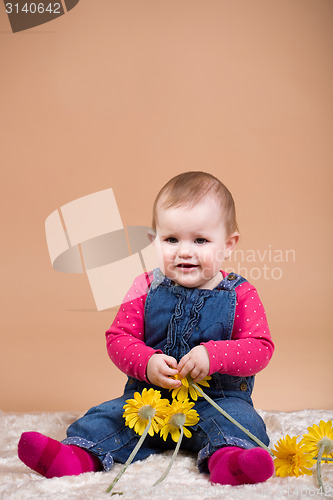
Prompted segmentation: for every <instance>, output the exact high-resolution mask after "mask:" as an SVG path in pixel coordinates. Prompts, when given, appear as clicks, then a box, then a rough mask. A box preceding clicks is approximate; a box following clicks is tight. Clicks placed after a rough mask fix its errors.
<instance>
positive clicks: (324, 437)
mask: <svg viewBox="0 0 333 500" xmlns="http://www.w3.org/2000/svg"><path fill="white" fill-rule="evenodd" d="M308 431H309V434H304V436H303V439H302V441H301V444H303V445H304V446H305V448H306V451H307V453H310V454H311V456H312V457H316V456H317V455H318V453H319V450H320V448H321V446H322V445H324V452H323V458H325V457H327V458H333V427H332V421H331V420H329V421H328V422H324V421H323V420H321V421H320V422H319V426H318V425H316V424H313V426H312V427H308ZM326 463H333V462H326Z"/></svg>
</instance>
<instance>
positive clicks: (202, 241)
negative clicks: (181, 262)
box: [195, 238, 208, 245]
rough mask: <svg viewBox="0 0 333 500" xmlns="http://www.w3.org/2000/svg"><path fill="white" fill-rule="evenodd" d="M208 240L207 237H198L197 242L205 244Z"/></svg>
mask: <svg viewBox="0 0 333 500" xmlns="http://www.w3.org/2000/svg"><path fill="white" fill-rule="evenodd" d="M207 241H208V240H206V238H196V239H195V243H198V244H199V245H203V244H204V243H207Z"/></svg>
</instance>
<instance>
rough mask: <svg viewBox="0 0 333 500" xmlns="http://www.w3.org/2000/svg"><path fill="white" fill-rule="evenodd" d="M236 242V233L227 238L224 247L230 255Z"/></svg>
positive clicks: (237, 236)
mask: <svg viewBox="0 0 333 500" xmlns="http://www.w3.org/2000/svg"><path fill="white" fill-rule="evenodd" d="M238 241H239V233H237V232H236V231H235V232H234V233H232V234H231V235H230V236H229V237H228V238H227V241H226V247H227V249H228V250H229V252H230V253H231V252H232V251H233V249H234V248H235V246H236V245H237V243H238Z"/></svg>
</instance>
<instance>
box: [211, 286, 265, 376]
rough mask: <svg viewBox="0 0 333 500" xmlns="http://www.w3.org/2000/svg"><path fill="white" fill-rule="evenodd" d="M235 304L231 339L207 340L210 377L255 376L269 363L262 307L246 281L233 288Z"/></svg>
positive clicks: (254, 290) (255, 291)
mask: <svg viewBox="0 0 333 500" xmlns="http://www.w3.org/2000/svg"><path fill="white" fill-rule="evenodd" d="M236 295H237V302H236V311H235V321H234V326H233V331H232V336H231V340H219V341H213V340H211V341H209V342H206V343H204V344H203V345H204V346H205V347H206V349H207V351H208V354H209V359H210V375H211V374H212V373H215V372H219V373H227V374H229V375H235V376H240V377H248V376H250V375H255V374H256V373H258V372H260V371H261V370H263V369H264V368H265V367H266V366H267V365H268V363H269V361H270V359H271V357H272V355H273V351H274V344H273V342H272V339H271V335H270V331H269V327H268V323H267V319H266V314H265V310H264V306H263V305H262V302H261V300H260V298H259V296H258V293H257V290H256V289H255V288H254V286H253V285H251V284H250V283H248V282H245V283H243V284H241V285H239V286H238V287H237V288H236Z"/></svg>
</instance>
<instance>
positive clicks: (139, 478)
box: [0, 410, 333, 500]
mask: <svg viewBox="0 0 333 500" xmlns="http://www.w3.org/2000/svg"><path fill="white" fill-rule="evenodd" d="M259 413H260V415H261V416H262V417H263V419H264V420H265V423H266V425H267V429H268V433H269V435H270V438H271V446H274V444H275V443H276V442H277V440H278V439H279V438H281V437H284V436H285V435H286V434H289V435H290V436H296V435H302V434H304V433H306V432H307V427H309V426H311V425H313V424H314V423H316V424H318V423H319V421H320V420H321V419H322V420H325V421H327V420H331V419H332V417H333V411H327V410H302V411H297V412H291V413H287V412H268V411H259ZM79 416H80V415H79V414H78V413H68V412H67V413H64V412H62V413H29V414H18V413H3V412H0V429H1V434H0V450H1V451H0V498H4V499H6V500H7V499H15V500H21V499H22V500H29V499H35V498H39V499H44V498H45V499H48V500H61V499H64V500H65V499H66V500H68V499H71V500H74V499H89V500H95V499H96V500H97V499H98V500H99V499H101V500H103V499H106V498H108V497H109V495H108V494H106V493H105V490H106V488H107V486H108V485H109V484H110V483H111V482H112V480H113V478H114V477H115V476H116V474H117V473H118V471H119V470H120V467H121V465H119V464H117V465H115V466H114V468H113V469H112V470H111V471H110V472H108V473H105V472H97V473H92V472H89V473H86V474H82V475H81V476H76V477H73V476H67V477H63V478H53V479H45V478H44V477H42V476H40V475H38V474H36V473H34V472H32V471H31V470H30V469H28V468H27V467H26V466H25V465H24V464H23V463H21V462H20V460H19V459H18V458H17V443H18V440H19V437H20V434H21V432H24V431H29V430H32V431H39V432H42V433H45V434H47V435H49V436H51V437H54V438H55V439H63V438H64V437H65V430H66V428H67V426H68V425H69V424H70V423H72V422H73V421H74V420H75V419H76V418H78V417H79ZM171 454H172V452H169V451H168V452H165V453H162V454H160V455H153V456H150V457H149V458H147V459H146V460H143V461H140V462H135V463H133V464H132V465H130V466H129V468H128V469H127V471H126V473H125V474H124V475H123V476H122V478H121V479H120V481H119V483H118V485H117V487H116V488H115V490H116V491H118V492H122V496H119V495H115V496H114V497H113V498H124V499H133V500H134V499H135V500H137V499H139V498H140V499H145V498H147V499H148V498H150V499H155V498H158V499H161V500H169V499H176V500H177V499H179V500H180V499H184V498H185V499H187V498H188V499H189V500H203V499H215V498H219V499H223V498H228V499H233V498H235V499H236V498H237V499H242V498H244V499H247V500H248V499H252V498H255V499H257V498H263V499H264V498H267V499H268V498H274V499H286V498H288V497H294V498H306V497H312V498H317V497H318V498H323V495H320V494H319V491H318V486H317V483H316V474H315V468H313V470H314V474H313V475H312V476H300V477H298V478H296V477H287V478H278V477H272V478H271V479H270V480H268V481H267V482H265V483H261V484H255V485H244V486H237V487H233V486H220V485H212V484H211V483H210V482H209V477H208V476H207V475H204V474H200V473H199V472H198V470H197V468H196V458H195V456H194V455H192V456H191V455H188V454H185V453H183V452H181V453H180V454H179V456H178V457H177V460H176V462H175V464H174V466H173V468H172V470H171V472H170V474H169V476H168V477H167V478H166V479H165V480H164V482H162V483H161V484H160V485H159V486H158V487H156V488H155V489H154V490H152V488H151V485H152V484H153V483H154V482H155V481H156V479H157V478H159V477H160V476H161V474H162V473H163V471H164V470H165V469H166V467H167V465H168V463H169V459H170V456H171ZM322 477H323V481H324V485H325V487H326V493H325V497H326V498H333V463H330V464H323V466H322Z"/></svg>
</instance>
